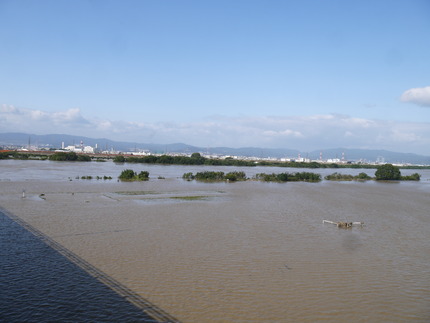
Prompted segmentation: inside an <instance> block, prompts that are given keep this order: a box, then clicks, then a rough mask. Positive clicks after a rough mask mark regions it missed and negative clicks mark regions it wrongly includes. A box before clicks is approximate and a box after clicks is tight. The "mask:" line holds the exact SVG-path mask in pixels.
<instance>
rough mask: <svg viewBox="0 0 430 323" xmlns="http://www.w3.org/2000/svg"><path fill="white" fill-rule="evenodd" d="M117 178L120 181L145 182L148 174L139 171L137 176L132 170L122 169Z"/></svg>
mask: <svg viewBox="0 0 430 323" xmlns="http://www.w3.org/2000/svg"><path fill="white" fill-rule="evenodd" d="M118 178H119V179H120V180H121V181H147V180H148V179H149V172H147V171H141V172H140V173H139V174H137V173H136V172H135V171H134V170H132V169H124V170H123V171H122V172H121V174H120V175H119V177H118Z"/></svg>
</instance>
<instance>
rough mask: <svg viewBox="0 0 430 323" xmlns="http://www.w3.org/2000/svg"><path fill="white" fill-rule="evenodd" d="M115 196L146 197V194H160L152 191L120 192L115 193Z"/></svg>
mask: <svg viewBox="0 0 430 323" xmlns="http://www.w3.org/2000/svg"><path fill="white" fill-rule="evenodd" d="M115 194H118V195H148V194H151V195H153V194H160V193H159V192H154V191H121V192H115Z"/></svg>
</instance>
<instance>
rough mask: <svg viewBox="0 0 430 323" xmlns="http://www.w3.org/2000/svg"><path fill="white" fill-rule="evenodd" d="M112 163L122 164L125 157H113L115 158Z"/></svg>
mask: <svg viewBox="0 0 430 323" xmlns="http://www.w3.org/2000/svg"><path fill="white" fill-rule="evenodd" d="M113 162H114V163H124V162H125V157H124V156H121V155H117V156H115V158H114V159H113Z"/></svg>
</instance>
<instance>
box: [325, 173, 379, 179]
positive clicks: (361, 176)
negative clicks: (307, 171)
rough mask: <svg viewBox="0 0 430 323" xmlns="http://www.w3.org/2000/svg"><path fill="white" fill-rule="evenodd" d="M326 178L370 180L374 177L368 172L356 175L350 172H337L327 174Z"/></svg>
mask: <svg viewBox="0 0 430 323" xmlns="http://www.w3.org/2000/svg"><path fill="white" fill-rule="evenodd" d="M324 179H325V180H327V181H368V180H371V179H372V177H370V176H369V175H367V174H366V173H360V174H358V175H356V176H353V175H350V174H340V173H337V172H336V173H333V174H331V175H327V176H325V177H324Z"/></svg>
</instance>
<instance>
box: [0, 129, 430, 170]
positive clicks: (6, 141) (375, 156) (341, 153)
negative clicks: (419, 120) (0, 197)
mask: <svg viewBox="0 0 430 323" xmlns="http://www.w3.org/2000/svg"><path fill="white" fill-rule="evenodd" d="M81 141H82V143H83V144H84V145H86V146H92V147H95V146H97V147H98V148H99V149H101V150H108V151H109V150H115V151H123V152H133V151H138V150H148V151H150V152H152V153H175V152H176V153H189V154H191V153H193V152H200V153H208V154H213V155H229V156H244V157H260V158H266V157H273V158H285V157H288V158H296V157H298V155H299V154H300V155H301V157H305V158H310V159H314V160H315V159H319V158H320V154H322V158H323V159H333V158H339V159H342V157H344V159H345V160H353V161H359V160H362V161H365V162H374V161H376V160H380V161H385V162H389V163H411V164H424V165H430V156H422V155H417V154H411V153H398V152H392V151H387V150H367V149H346V148H336V149H322V150H315V151H311V152H300V151H299V150H294V149H283V148H279V149H273V148H257V147H245V148H229V147H209V148H202V147H196V146H191V145H186V144H183V143H174V144H168V145H163V144H148V143H138V142H121V141H113V140H110V139H106V138H97V139H94V138H88V137H81V136H71V135H64V134H49V135H34V134H25V133H0V146H5V147H7V146H21V147H28V146H29V145H30V146H39V147H49V148H61V146H62V143H64V145H65V146H69V145H79V144H80V143H81Z"/></svg>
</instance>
